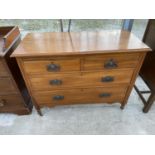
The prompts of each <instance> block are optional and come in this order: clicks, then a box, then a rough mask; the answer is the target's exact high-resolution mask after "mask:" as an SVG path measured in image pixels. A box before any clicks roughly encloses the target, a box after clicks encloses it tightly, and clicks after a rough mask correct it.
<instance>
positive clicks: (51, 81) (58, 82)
mask: <svg viewBox="0 0 155 155" xmlns="http://www.w3.org/2000/svg"><path fill="white" fill-rule="evenodd" d="M49 84H50V85H61V84H62V81H61V80H58V79H54V80H50V81H49Z"/></svg>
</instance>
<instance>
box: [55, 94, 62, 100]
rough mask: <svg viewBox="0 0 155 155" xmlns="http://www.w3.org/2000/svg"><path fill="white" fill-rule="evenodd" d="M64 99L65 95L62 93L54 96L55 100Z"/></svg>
mask: <svg viewBox="0 0 155 155" xmlns="http://www.w3.org/2000/svg"><path fill="white" fill-rule="evenodd" d="M63 99H64V96H62V95H56V96H53V100H63Z"/></svg>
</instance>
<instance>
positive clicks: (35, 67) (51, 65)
mask: <svg viewBox="0 0 155 155" xmlns="http://www.w3.org/2000/svg"><path fill="white" fill-rule="evenodd" d="M23 64H24V69H25V72H26V73H28V74H34V73H36V74H42V73H58V72H68V71H79V70H80V59H78V58H73V59H60V60H52V59H51V60H24V62H23Z"/></svg>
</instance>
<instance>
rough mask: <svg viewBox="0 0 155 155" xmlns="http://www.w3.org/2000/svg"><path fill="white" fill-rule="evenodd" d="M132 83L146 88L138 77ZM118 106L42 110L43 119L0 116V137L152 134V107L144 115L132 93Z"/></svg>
mask: <svg viewBox="0 0 155 155" xmlns="http://www.w3.org/2000/svg"><path fill="white" fill-rule="evenodd" d="M136 84H137V85H138V86H139V87H140V88H141V89H143V90H146V89H147V87H146V86H145V85H144V83H143V81H142V80H141V79H140V78H138V79H137V81H136ZM119 107H120V105H119V104H113V105H112V106H110V105H107V104H95V105H74V106H63V107H62V106H61V107H55V108H53V109H48V108H44V109H42V111H43V114H44V116H43V117H40V116H39V115H38V114H37V112H36V111H35V109H34V110H33V113H32V114H31V115H27V116H17V115H13V114H0V134H8V135H10V134H39V135H40V134H61V135H62V134H65V135H66V134H76V135H77V134H87V135H88V134H91V135H92V134H104V135H105V134H108V135H109V134H110V135H111V134H119V135H120V134H155V104H154V105H153V106H152V108H151V110H150V111H149V113H147V114H144V113H143V112H142V107H143V104H142V102H141V100H140V99H139V97H138V95H137V94H136V92H135V90H133V91H132V94H131V96H130V98H129V101H128V104H127V106H126V107H125V109H124V110H123V111H122V110H120V108H119Z"/></svg>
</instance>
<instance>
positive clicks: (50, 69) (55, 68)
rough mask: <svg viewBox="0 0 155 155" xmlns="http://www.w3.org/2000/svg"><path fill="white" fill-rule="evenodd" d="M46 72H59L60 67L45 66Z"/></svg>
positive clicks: (56, 65) (54, 65) (55, 65)
mask: <svg viewBox="0 0 155 155" xmlns="http://www.w3.org/2000/svg"><path fill="white" fill-rule="evenodd" d="M47 71H49V72H56V71H60V66H59V65H58V64H49V65H47Z"/></svg>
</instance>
